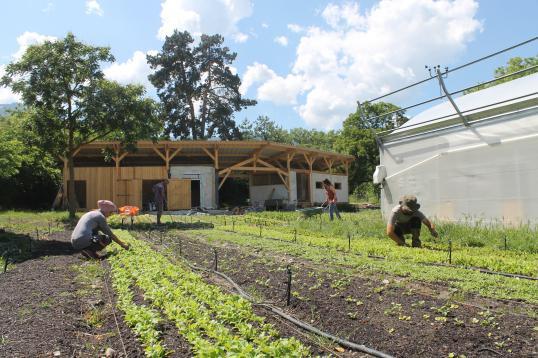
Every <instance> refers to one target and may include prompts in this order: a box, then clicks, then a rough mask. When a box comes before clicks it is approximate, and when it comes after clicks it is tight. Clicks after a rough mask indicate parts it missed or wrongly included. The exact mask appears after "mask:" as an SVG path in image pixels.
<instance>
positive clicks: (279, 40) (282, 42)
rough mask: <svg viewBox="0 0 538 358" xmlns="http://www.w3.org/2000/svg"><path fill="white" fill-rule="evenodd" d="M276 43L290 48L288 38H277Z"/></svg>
mask: <svg viewBox="0 0 538 358" xmlns="http://www.w3.org/2000/svg"><path fill="white" fill-rule="evenodd" d="M274 41H275V42H276V43H277V44H279V45H281V46H284V47H286V46H288V38H287V37H286V36H278V37H275V39H274Z"/></svg>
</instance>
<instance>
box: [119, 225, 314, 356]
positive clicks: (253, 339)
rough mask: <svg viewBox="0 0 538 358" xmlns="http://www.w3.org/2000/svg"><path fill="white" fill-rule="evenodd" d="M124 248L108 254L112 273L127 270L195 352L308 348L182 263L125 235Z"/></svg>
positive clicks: (283, 352) (270, 352) (299, 351)
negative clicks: (127, 247)
mask: <svg viewBox="0 0 538 358" xmlns="http://www.w3.org/2000/svg"><path fill="white" fill-rule="evenodd" d="M122 236H123V238H125V239H126V240H127V241H128V242H129V243H130V244H131V250H129V251H116V255H114V256H113V257H112V258H111V264H112V266H113V268H114V270H115V271H122V272H125V273H126V275H127V273H128V275H129V277H130V278H132V279H133V281H134V283H135V284H136V285H137V286H139V287H140V289H141V290H142V291H143V292H144V298H145V299H147V300H149V301H150V302H151V303H152V304H153V305H154V306H155V308H158V309H159V310H161V311H162V312H163V314H164V315H165V316H166V317H167V318H168V319H169V320H171V321H172V322H174V323H175V325H176V327H177V329H178V332H179V334H180V335H182V336H183V337H185V339H186V340H187V341H188V342H189V343H190V344H191V346H192V350H193V352H195V353H196V354H197V355H198V356H214V357H217V356H226V355H242V356H291V357H299V356H305V355H307V353H308V351H307V350H306V349H305V348H304V347H303V346H302V345H301V344H300V342H298V341H297V340H296V339H294V338H289V339H282V338H278V332H277V331H276V330H275V329H274V327H273V326H272V325H270V324H267V323H265V322H264V320H263V318H261V317H259V316H256V315H255V314H254V313H253V311H252V307H251V305H250V303H249V302H248V301H246V300H244V299H242V298H240V297H239V296H236V295H229V294H225V293H223V292H222V291H220V289H219V288H217V287H216V286H212V285H208V284H206V283H205V282H204V281H203V280H202V278H201V277H200V276H199V275H197V274H195V273H193V272H191V271H190V270H188V269H186V268H185V267H183V266H182V265H174V264H172V263H171V262H170V261H169V260H168V259H167V258H165V257H164V256H162V255H161V254H158V253H156V252H155V251H153V250H152V249H151V248H150V247H149V246H148V245H147V244H146V243H143V242H141V241H139V240H135V239H132V238H130V237H127V236H128V235H126V234H125V233H122Z"/></svg>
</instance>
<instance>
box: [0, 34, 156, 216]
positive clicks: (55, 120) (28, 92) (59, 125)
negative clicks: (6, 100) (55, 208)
mask: <svg viewBox="0 0 538 358" xmlns="http://www.w3.org/2000/svg"><path fill="white" fill-rule="evenodd" d="M112 61H114V57H113V56H112V54H111V53H110V49H109V48H107V47H93V46H90V45H86V44H84V43H82V42H79V41H77V39H76V38H75V36H74V35H73V34H71V33H69V34H68V35H67V36H66V37H65V38H64V39H62V40H58V41H46V42H44V43H43V44H41V45H33V46H30V47H29V48H28V49H27V50H26V52H25V53H24V54H23V56H22V57H21V58H20V60H18V61H16V62H14V63H11V64H9V65H8V66H7V67H6V75H5V76H4V77H3V78H2V81H1V84H3V85H5V86H10V87H11V89H12V90H13V92H15V93H19V94H20V95H21V97H22V99H23V102H24V104H25V105H26V106H27V108H29V113H30V120H29V121H28V123H27V124H28V129H29V130H30V131H31V132H32V133H35V134H36V135H34V136H33V137H32V139H33V143H32V144H35V145H37V146H39V147H40V148H42V149H43V150H45V151H46V152H47V153H50V154H51V155H53V156H54V157H57V156H59V155H60V156H64V157H65V158H66V160H67V162H68V168H69V173H70V175H69V177H72V176H73V175H74V169H73V155H74V153H75V151H76V150H77V149H78V148H79V147H80V146H81V145H84V144H87V143H91V142H92V141H95V140H98V139H103V138H107V137H108V136H113V138H115V139H120V140H122V141H124V142H126V143H127V144H129V143H131V142H132V141H134V140H136V139H139V138H147V137H152V136H153V135H155V134H157V133H156V130H158V128H159V126H158V123H157V122H156V117H155V115H154V112H155V110H156V106H155V104H154V103H153V101H151V100H148V99H144V98H142V96H143V95H144V90H143V89H142V87H140V86H126V87H123V86H120V85H119V84H116V83H112V82H110V81H107V80H105V79H104V74H103V71H102V70H101V68H100V66H101V64H102V63H104V62H112ZM44 133H46V135H43V134H44ZM70 183H71V185H70V186H69V191H68V193H69V203H70V205H69V209H70V214H71V216H72V217H74V214H75V209H76V197H75V189H74V181H70Z"/></svg>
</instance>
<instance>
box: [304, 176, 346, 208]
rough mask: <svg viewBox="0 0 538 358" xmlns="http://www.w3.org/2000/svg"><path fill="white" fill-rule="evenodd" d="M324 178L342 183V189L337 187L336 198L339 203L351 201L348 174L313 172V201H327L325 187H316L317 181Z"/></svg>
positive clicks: (311, 181)
mask: <svg viewBox="0 0 538 358" xmlns="http://www.w3.org/2000/svg"><path fill="white" fill-rule="evenodd" d="M324 179H329V180H330V181H331V183H333V185H334V184H335V183H340V185H341V189H336V198H337V199H338V202H339V203H347V202H348V201H349V185H348V178H347V175H341V174H340V175H339V174H325V173H312V177H311V180H310V185H311V186H312V195H313V199H314V200H313V201H314V202H315V203H323V202H324V201H325V189H323V188H322V189H316V182H322V181H323V180H324Z"/></svg>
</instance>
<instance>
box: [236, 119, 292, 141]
mask: <svg viewBox="0 0 538 358" xmlns="http://www.w3.org/2000/svg"><path fill="white" fill-rule="evenodd" d="M239 131H240V133H241V138H242V139H250V140H253V139H254V140H266V141H271V142H277V143H289V134H288V131H287V130H285V129H284V128H282V126H279V125H278V124H276V122H275V121H273V120H271V119H270V118H269V117H267V116H258V118H256V120H255V121H254V122H253V123H251V122H249V121H248V120H247V119H245V120H244V121H243V122H242V123H241V125H240V126H239Z"/></svg>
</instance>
